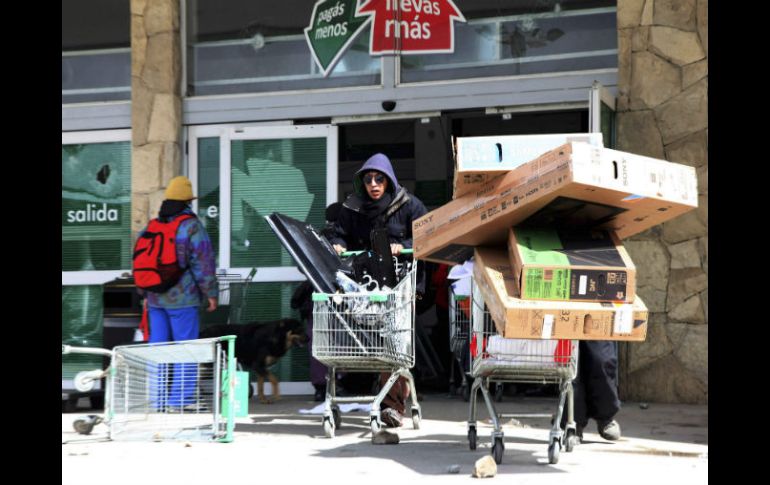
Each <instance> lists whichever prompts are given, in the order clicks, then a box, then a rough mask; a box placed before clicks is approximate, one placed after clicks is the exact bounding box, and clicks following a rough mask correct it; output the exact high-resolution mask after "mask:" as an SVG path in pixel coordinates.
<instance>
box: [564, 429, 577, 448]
mask: <svg viewBox="0 0 770 485" xmlns="http://www.w3.org/2000/svg"><path fill="white" fill-rule="evenodd" d="M576 444H577V436H576V435H575V431H573V430H571V429H568V430H567V437H566V438H565V439H564V451H566V452H567V453H571V452H572V450H573V449H575V445H576Z"/></svg>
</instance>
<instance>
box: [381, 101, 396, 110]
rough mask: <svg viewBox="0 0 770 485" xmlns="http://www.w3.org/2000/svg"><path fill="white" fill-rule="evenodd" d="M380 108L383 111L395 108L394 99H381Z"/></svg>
mask: <svg viewBox="0 0 770 485" xmlns="http://www.w3.org/2000/svg"><path fill="white" fill-rule="evenodd" d="M382 109H384V110H385V111H393V110H394V109H396V102H395V101H383V102H382Z"/></svg>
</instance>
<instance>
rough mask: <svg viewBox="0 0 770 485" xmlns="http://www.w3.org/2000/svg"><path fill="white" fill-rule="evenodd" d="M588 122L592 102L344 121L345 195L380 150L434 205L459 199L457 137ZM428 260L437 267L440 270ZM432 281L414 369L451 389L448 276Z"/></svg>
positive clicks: (574, 128)
mask: <svg viewBox="0 0 770 485" xmlns="http://www.w3.org/2000/svg"><path fill="white" fill-rule="evenodd" d="M588 120H589V117H588V109H587V108H586V109H572V110H559V111H539V112H525V113H503V114H486V113H485V111H484V110H468V111H456V112H446V113H442V114H441V115H439V116H433V117H425V118H414V119H401V120H390V121H369V122H360V123H351V124H340V125H338V127H339V147H338V153H339V166H338V171H339V172H338V179H337V180H338V183H339V186H338V192H337V193H338V196H339V198H338V200H340V201H344V200H345V198H346V197H347V196H348V195H350V194H351V193H352V192H353V182H352V180H353V175H354V174H355V172H356V171H357V170H358V169H359V168H360V167H361V165H363V163H364V162H365V161H366V160H367V159H368V158H369V157H370V156H372V155H373V154H375V153H378V152H381V153H384V154H385V155H387V156H388V158H390V160H391V163H392V165H393V169H394V171H395V174H396V178H398V182H399V184H401V185H403V186H405V187H406V188H407V190H409V192H410V193H412V194H415V195H416V196H417V197H418V198H419V199H420V200H421V201H422V202H423V203H424V204H425V206H426V207H427V209H428V210H429V211H430V210H433V209H435V208H437V207H440V206H441V205H444V204H446V203H447V202H449V201H450V200H452V181H453V178H454V159H453V155H452V153H453V152H452V137H461V136H494V135H536V134H548V133H587V132H588V130H589V121H588ZM429 266H430V267H429V270H430V271H432V272H435V271H437V269H438V268H437V266H436V265H429ZM439 274H441V273H439ZM428 281H429V285H428V287H429V289H428V291H427V294H426V295H425V297H424V299H423V300H422V301H421V302H420V304H419V305H418V309H417V310H418V316H417V329H416V330H417V331H416V339H415V340H416V356H415V357H416V365H415V369H414V370H413V372H414V375H415V379H416V381H417V386H418V388H420V390H429V391H430V390H433V391H441V392H445V391H447V390H450V376H451V374H452V372H451V367H452V365H453V357H452V353H451V351H450V348H449V324H448V310H447V309H446V304H447V302H446V300H447V298H446V294H447V292H448V288H447V286H446V281H445V280H442V279H441V278H438V277H437V278H435V279H434V281H431V279H429V280H428ZM437 293H439V294H438V295H437ZM455 380H456V379H455ZM455 384H457V382H455ZM455 387H456V386H455Z"/></svg>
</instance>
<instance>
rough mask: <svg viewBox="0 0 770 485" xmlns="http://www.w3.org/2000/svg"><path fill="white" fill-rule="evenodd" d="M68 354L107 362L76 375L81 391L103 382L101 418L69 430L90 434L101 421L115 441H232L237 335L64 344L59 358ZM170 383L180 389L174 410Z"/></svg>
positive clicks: (90, 419) (81, 420)
mask: <svg viewBox="0 0 770 485" xmlns="http://www.w3.org/2000/svg"><path fill="white" fill-rule="evenodd" d="M225 345H226V351H225ZM70 353H80V354H94V355H104V356H107V357H109V358H110V364H109V366H108V367H107V368H106V369H104V370H102V369H96V370H92V371H85V372H81V373H79V374H78V375H77V376H76V377H75V384H76V386H78V387H79V388H81V389H87V388H88V387H89V386H93V384H94V383H95V381H97V380H99V379H102V378H106V386H105V399H104V411H105V413H104V416H94V415H91V416H88V417H87V418H85V419H78V420H76V421H75V422H74V423H73V427H74V429H75V431H77V432H78V433H80V434H90V433H91V431H92V430H93V428H94V426H96V425H97V424H100V423H105V424H106V425H107V426H108V428H109V431H108V435H107V437H108V439H111V440H115V441H120V440H124V441H129V440H135V441H161V440H185V441H212V440H213V441H219V442H225V443H226V442H231V441H232V440H233V430H234V427H235V424H234V415H235V412H234V411H235V375H236V374H235V365H236V362H235V357H234V355H235V336H232V335H228V336H224V337H217V338H210V339H198V340H186V341H180V342H164V343H154V344H137V345H122V346H116V347H115V348H114V349H113V350H107V349H100V348H91V347H72V346H69V345H62V354H70ZM175 373H176V377H174V374H175ZM173 382H176V385H177V386H179V387H178V389H179V390H180V393H179V394H178V396H179V397H178V399H179V403H177V404H176V405H175V406H174V405H173V404H174V403H173V402H172V401H173V399H174V390H173V389H172V391H171V392H169V391H168V385H169V383H173ZM185 386H188V387H187V391H185ZM186 400H190V401H191V402H189V403H187V402H184V401H186ZM223 403H225V404H223ZM223 405H226V408H223Z"/></svg>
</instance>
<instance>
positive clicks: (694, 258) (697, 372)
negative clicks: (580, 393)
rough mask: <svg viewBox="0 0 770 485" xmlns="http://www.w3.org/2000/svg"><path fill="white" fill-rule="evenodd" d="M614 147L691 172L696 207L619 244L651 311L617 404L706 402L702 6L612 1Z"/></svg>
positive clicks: (692, 0)
mask: <svg viewBox="0 0 770 485" xmlns="http://www.w3.org/2000/svg"><path fill="white" fill-rule="evenodd" d="M618 50H619V72H618V136H617V140H618V149H620V150H625V151H629V152H633V153H638V154H641V155H647V156H651V157H655V158H662V159H665V160H669V161H672V162H676V163H683V164H686V165H691V166H693V167H695V168H696V170H697V174H698V194H699V195H698V206H699V207H698V209H697V210H695V211H692V212H690V213H688V214H685V215H683V216H680V217H679V218H677V219H674V220H672V221H670V222H667V223H665V224H661V225H660V226H656V227H654V228H652V229H651V230H649V231H646V232H644V233H642V234H640V235H638V236H635V237H633V238H631V239H630V240H627V241H625V245H626V248H627V249H628V252H629V254H630V255H631V258H632V259H633V260H634V262H635V263H636V267H637V270H638V293H639V295H640V296H641V297H642V298H644V300H645V302H646V303H647V306H648V307H649V309H650V312H651V318H650V325H649V332H648V336H647V340H646V341H645V342H643V343H634V344H621V345H620V367H621V369H620V370H621V372H620V392H621V399H628V400H649V401H655V402H681V403H707V402H708V0H622V1H619V2H618Z"/></svg>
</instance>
